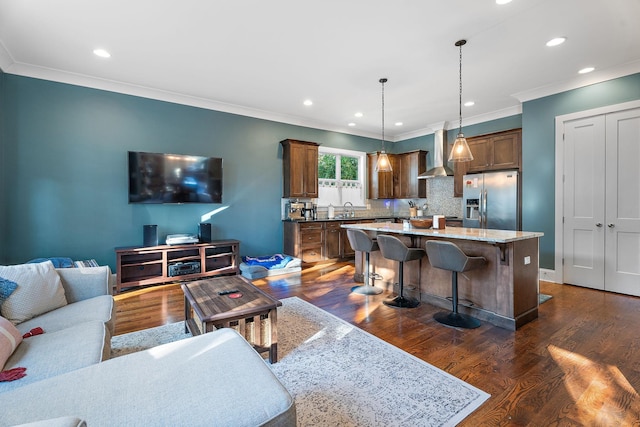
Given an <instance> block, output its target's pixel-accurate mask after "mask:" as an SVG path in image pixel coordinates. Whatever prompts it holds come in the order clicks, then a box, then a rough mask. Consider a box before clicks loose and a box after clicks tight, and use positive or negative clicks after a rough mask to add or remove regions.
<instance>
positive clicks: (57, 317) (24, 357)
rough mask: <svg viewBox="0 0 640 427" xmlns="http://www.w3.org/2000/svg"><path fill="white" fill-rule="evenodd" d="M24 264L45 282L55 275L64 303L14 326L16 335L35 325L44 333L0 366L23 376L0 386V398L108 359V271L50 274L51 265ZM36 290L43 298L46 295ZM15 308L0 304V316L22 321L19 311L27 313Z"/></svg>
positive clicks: (22, 345) (69, 270)
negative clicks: (22, 371)
mask: <svg viewBox="0 0 640 427" xmlns="http://www.w3.org/2000/svg"><path fill="white" fill-rule="evenodd" d="M25 266H28V267H27V268H31V269H32V271H35V273H33V274H36V275H40V276H42V277H45V278H50V277H51V274H52V271H53V274H56V273H57V276H58V277H59V279H60V283H61V286H62V288H63V289H64V298H65V300H66V304H64V305H62V306H61V307H59V308H56V309H53V310H50V311H47V312H45V313H42V314H40V315H37V316H35V317H33V318H31V319H28V320H25V321H22V322H20V323H18V324H17V325H16V328H17V329H18V331H19V332H20V334H25V333H27V332H29V331H30V330H31V329H33V328H38V327H39V328H42V329H43V330H44V334H42V335H35V336H32V337H30V338H25V339H23V340H22V342H21V343H20V344H19V345H18V347H17V348H16V349H15V351H14V352H13V354H12V355H11V357H9V359H8V360H7V362H6V363H5V365H4V368H2V367H0V368H2V369H4V370H8V369H12V368H17V367H25V368H27V370H26V376H25V377H24V378H21V379H19V380H17V381H11V382H0V396H2V394H1V393H4V392H7V391H9V390H13V389H15V388H18V387H22V386H24V385H26V384H30V383H32V382H36V381H40V380H43V379H46V378H49V377H53V376H56V375H60V374H63V373H66V372H69V371H74V370H76V369H79V368H83V367H85V366H90V365H94V364H96V363H99V362H101V361H103V360H106V359H108V358H109V356H110V352H111V335H112V333H113V328H114V322H115V317H114V310H115V307H114V304H113V298H112V297H111V294H110V292H109V285H110V277H111V272H110V269H109V267H106V266H105V267H92V268H62V269H53V270H51V269H52V266H50V267H45V266H44V263H43V264H42V265H28V264H26V265H25ZM12 267H15V268H20V266H12ZM3 268H6V267H2V268H0V277H2V275H3V270H2V269H3ZM47 270H48V271H47ZM5 275H9V274H6V273H5ZM23 276H24V274H23ZM40 292H43V293H44V295H45V296H48V294H47V292H46V291H40ZM35 293H36V294H37V293H38V292H37V291H36V292H35ZM9 298H11V296H10V297H9ZM11 302H13V301H11V300H10V299H8V300H7V303H11ZM15 305H16V306H18V307H17V308H16V309H15V310H8V309H6V310H4V311H3V307H4V305H3V306H2V307H0V313H2V314H6V313H7V311H9V313H8V314H9V317H11V316H14V319H13V320H14V323H15V319H19V318H22V317H24V316H21V314H22V313H23V312H25V311H28V310H27V309H26V308H25V307H24V304H17V303H16V304H15ZM36 305H37V304H36ZM56 305H57V304H56ZM10 320H12V319H11V318H10ZM0 399H1V397H0Z"/></svg>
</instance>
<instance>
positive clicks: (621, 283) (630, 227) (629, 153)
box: [605, 109, 640, 296]
mask: <svg viewBox="0 0 640 427" xmlns="http://www.w3.org/2000/svg"><path fill="white" fill-rule="evenodd" d="M606 128H607V133H606V178H605V181H606V225H607V227H606V230H605V232H606V238H605V241H606V246H605V253H606V257H605V262H606V266H605V272H606V277H605V289H606V290H609V291H613V292H620V293H624V294H630V295H637V296H640V109H634V110H628V111H622V112H619V113H612V114H608V115H607V116H606Z"/></svg>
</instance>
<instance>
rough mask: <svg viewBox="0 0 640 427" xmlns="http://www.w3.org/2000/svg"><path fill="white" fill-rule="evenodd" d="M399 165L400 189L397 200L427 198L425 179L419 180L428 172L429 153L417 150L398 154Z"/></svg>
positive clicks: (396, 196)
mask: <svg viewBox="0 0 640 427" xmlns="http://www.w3.org/2000/svg"><path fill="white" fill-rule="evenodd" d="M397 163H398V172H397V174H398V176H399V179H398V183H399V186H398V187H399V188H398V192H397V193H396V195H395V198H396V199H413V198H425V197H427V182H426V180H424V179H418V175H420V174H421V173H424V172H426V171H427V151H423V150H416V151H410V152H408V153H402V154H398V162H397ZM394 172H395V170H394Z"/></svg>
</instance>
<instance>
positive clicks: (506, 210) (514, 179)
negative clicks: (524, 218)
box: [462, 171, 522, 231]
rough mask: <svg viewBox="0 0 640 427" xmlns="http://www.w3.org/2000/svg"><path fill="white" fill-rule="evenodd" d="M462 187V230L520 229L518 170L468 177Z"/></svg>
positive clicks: (464, 179)
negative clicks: (465, 228)
mask: <svg viewBox="0 0 640 427" xmlns="http://www.w3.org/2000/svg"><path fill="white" fill-rule="evenodd" d="M462 184H463V190H462V209H463V219H462V225H463V227H467V228H485V229H494V230H514V231H519V230H522V223H521V219H520V211H521V207H520V177H519V174H518V171H500V172H486V173H478V174H469V175H465V176H464V177H463V179H462Z"/></svg>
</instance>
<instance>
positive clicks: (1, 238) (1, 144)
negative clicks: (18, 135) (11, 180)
mask: <svg viewBox="0 0 640 427" xmlns="http://www.w3.org/2000/svg"><path fill="white" fill-rule="evenodd" d="M4 79H5V74H4V73H3V72H2V70H0V260H3V259H5V258H6V252H7V230H8V221H7V209H5V208H3V207H4V206H7V201H6V198H5V194H6V189H7V181H8V180H7V177H6V175H5V172H6V170H7V168H6V166H5V161H4V158H5V154H4V151H5V141H6V138H5V137H4V130H5V126H4V115H5V111H6V109H5V107H4V96H3V94H4Z"/></svg>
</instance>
